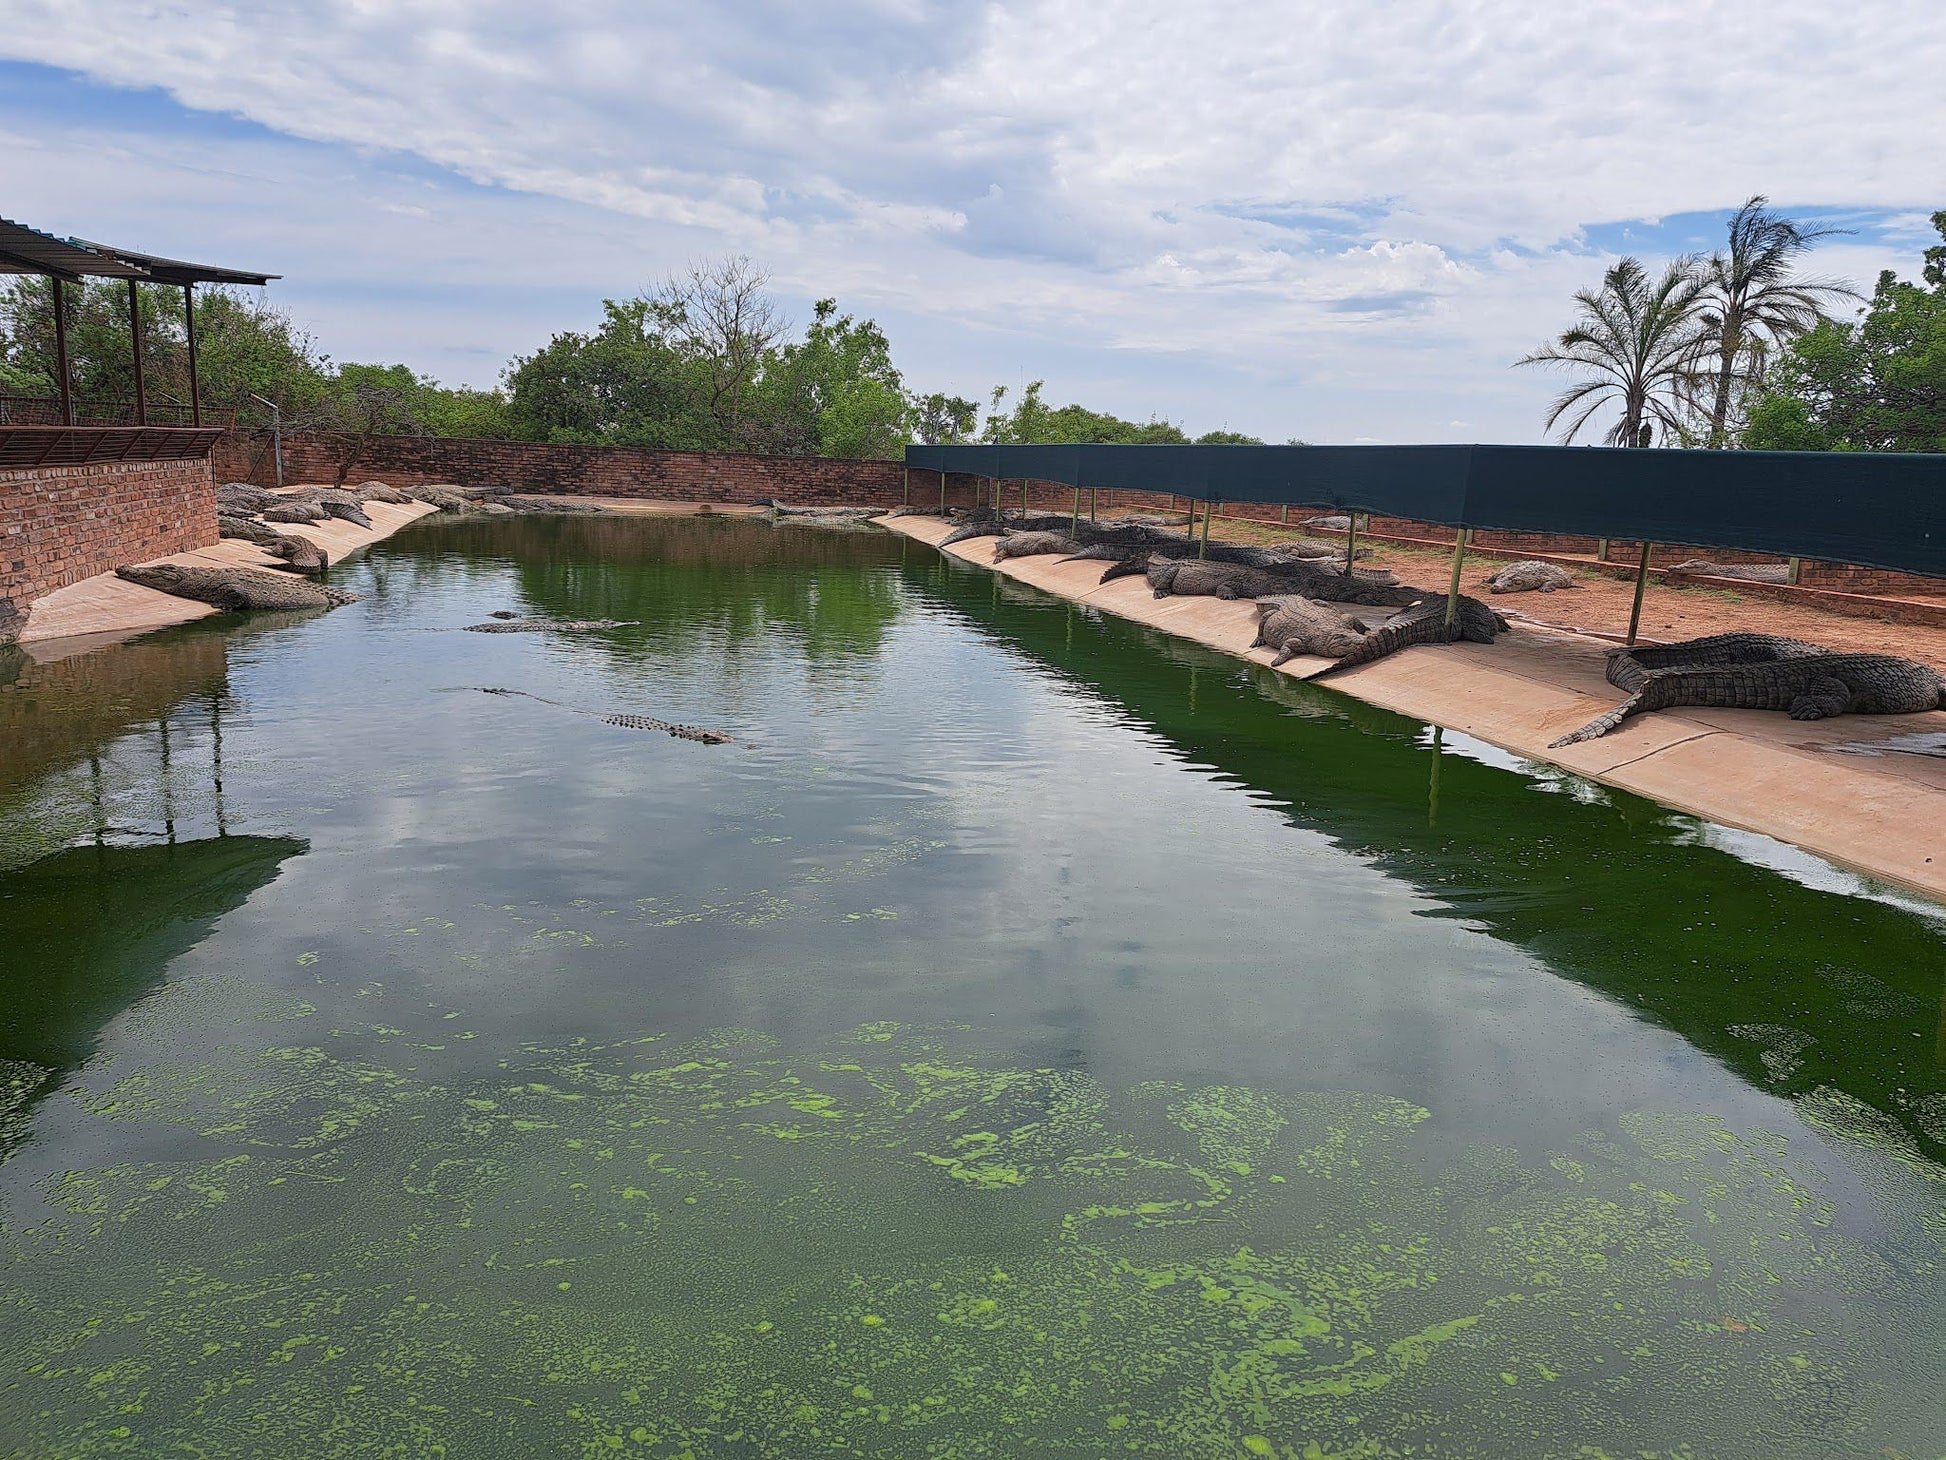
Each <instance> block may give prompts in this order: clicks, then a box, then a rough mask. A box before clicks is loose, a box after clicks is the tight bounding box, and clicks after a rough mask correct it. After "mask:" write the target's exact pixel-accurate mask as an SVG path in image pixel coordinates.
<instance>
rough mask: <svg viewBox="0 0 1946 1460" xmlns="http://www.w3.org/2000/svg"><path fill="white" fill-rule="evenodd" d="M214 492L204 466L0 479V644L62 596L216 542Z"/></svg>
mask: <svg viewBox="0 0 1946 1460" xmlns="http://www.w3.org/2000/svg"><path fill="white" fill-rule="evenodd" d="M215 485H216V484H215V479H214V478H213V477H212V476H211V474H210V463H209V462H208V461H206V460H203V459H201V458H198V459H195V460H187V461H129V462H102V463H99V464H97V465H93V466H46V467H34V468H32V469H29V470H22V471H0V640H4V639H7V638H10V637H12V635H13V633H15V632H18V630H19V627H20V623H19V621H20V620H21V619H24V618H25V617H26V615H27V609H28V607H29V606H30V605H31V604H32V603H33V601H34V600H35V599H37V598H41V597H44V596H45V595H47V594H49V593H52V592H53V591H54V590H55V589H56V588H65V587H66V586H67V585H68V584H70V583H78V582H79V581H80V580H81V579H83V578H91V577H93V576H94V575H95V574H96V573H105V572H107V571H108V570H109V569H111V568H116V567H120V566H121V565H122V564H124V563H140V562H146V561H147V560H148V559H150V558H160V557H166V556H168V555H169V554H170V553H180V552H186V551H188V550H189V549H190V548H199V547H208V546H209V545H210V544H211V543H213V542H215V541H216V491H215Z"/></svg>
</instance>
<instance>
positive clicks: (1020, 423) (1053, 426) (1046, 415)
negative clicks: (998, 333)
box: [981, 380, 1189, 446]
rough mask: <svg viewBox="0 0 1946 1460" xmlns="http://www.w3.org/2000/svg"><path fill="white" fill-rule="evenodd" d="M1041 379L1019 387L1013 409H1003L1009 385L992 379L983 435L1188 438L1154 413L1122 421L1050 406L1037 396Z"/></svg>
mask: <svg viewBox="0 0 1946 1460" xmlns="http://www.w3.org/2000/svg"><path fill="white" fill-rule="evenodd" d="M1045 385H1046V382H1045V381H1040V380H1036V381H1034V382H1032V383H1031V384H1030V385H1029V386H1028V387H1027V389H1026V390H1024V391H1022V392H1021V396H1020V399H1019V401H1018V402H1016V403H1015V405H1014V408H1013V409H1012V410H1011V411H1007V410H1003V409H1002V407H1003V406H1004V405H1005V404H1006V399H1007V387H1006V386H1004V385H996V386H995V387H994V388H993V393H992V394H991V396H990V397H989V398H988V401H987V419H986V426H985V429H984V430H983V431H982V433H981V440H983V441H985V442H986V443H988V444H989V445H996V446H1033V445H1041V444H1047V443H1060V442H1084V443H1091V444H1103V445H1107V444H1128V445H1158V446H1180V445H1184V444H1186V443H1187V442H1188V440H1189V437H1188V436H1186V435H1184V434H1183V430H1182V428H1181V427H1180V426H1177V425H1175V424H1174V423H1173V422H1170V421H1161V420H1155V419H1153V418H1152V419H1150V420H1148V421H1145V422H1137V421H1125V420H1123V419H1122V418H1121V417H1120V416H1112V415H1109V414H1107V413H1106V412H1103V411H1091V410H1089V409H1088V408H1087V407H1086V406H1079V405H1066V406H1059V407H1055V406H1050V405H1048V404H1047V402H1046V401H1045V400H1043V399H1042V398H1041V391H1042V389H1043V388H1044V387H1045Z"/></svg>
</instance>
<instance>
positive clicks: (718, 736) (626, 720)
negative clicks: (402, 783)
mask: <svg viewBox="0 0 1946 1460" xmlns="http://www.w3.org/2000/svg"><path fill="white" fill-rule="evenodd" d="M474 688H476V689H478V690H479V692H480V693H481V694H483V695H518V696H519V697H520V698H521V699H524V700H539V701H540V702H541V703H542V704H544V705H553V706H554V707H555V708H556V709H558V710H569V711H572V712H573V713H574V714H577V715H590V716H593V717H594V718H595V719H597V720H599V721H601V723H602V724H604V725H615V726H619V727H620V728H621V729H623V730H660V731H661V732H662V733H663V734H664V735H673V736H675V737H676V738H677V739H678V740H694V741H695V742H696V743H697V744H699V745H729V744H732V743H733V742H734V741H735V739H736V737H735V736H733V735H728V734H725V733H724V732H723V731H721V730H706V729H704V728H703V727H702V726H700V725H678V724H675V723H673V722H671V721H669V720H657V719H655V718H653V717H652V716H649V715H608V714H603V713H602V712H601V711H599V710H583V709H578V708H576V707H575V706H573V705H564V704H562V703H561V702H560V701H559V700H550V699H549V698H547V696H546V695H537V694H532V693H530V692H528V691H527V690H524V689H499V688H488V687H487V686H486V685H476V686H474Z"/></svg>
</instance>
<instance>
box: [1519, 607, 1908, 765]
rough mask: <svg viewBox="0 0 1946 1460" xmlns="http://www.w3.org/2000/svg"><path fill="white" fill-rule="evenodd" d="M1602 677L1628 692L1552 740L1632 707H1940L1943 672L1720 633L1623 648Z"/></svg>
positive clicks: (1579, 735) (1816, 716) (1598, 726)
mask: <svg viewBox="0 0 1946 1460" xmlns="http://www.w3.org/2000/svg"><path fill="white" fill-rule="evenodd" d="M1608 681H1609V683H1610V684H1613V685H1614V686H1616V687H1617V688H1618V689H1626V690H1629V691H1631V693H1630V694H1629V697H1628V698H1627V699H1625V700H1623V701H1622V702H1621V703H1620V704H1619V705H1617V706H1615V708H1614V709H1612V710H1610V711H1609V712H1608V713H1607V714H1605V715H1603V716H1601V717H1600V718H1599V719H1596V720H1592V721H1590V722H1589V723H1588V724H1586V725H1584V726H1582V727H1581V728H1580V729H1579V730H1577V731H1575V732H1574V733H1573V734H1572V735H1563V736H1562V737H1561V738H1560V739H1559V740H1556V741H1554V742H1553V743H1552V744H1551V745H1550V746H1549V747H1548V748H1549V749H1555V748H1558V747H1560V746H1563V745H1576V744H1579V743H1580V742H1582V741H1584V740H1595V739H1598V738H1600V737H1601V736H1603V735H1606V734H1608V732H1609V731H1611V730H1613V729H1615V728H1616V727H1617V726H1619V725H1620V724H1621V723H1622V722H1623V721H1624V720H1626V719H1628V718H1629V717H1630V716H1631V715H1639V714H1644V713H1646V712H1648V711H1651V710H1668V709H1678V708H1682V707H1686V706H1696V707H1708V708H1711V709H1729V710H1782V711H1784V712H1785V713H1786V714H1788V715H1789V716H1790V717H1791V718H1792V719H1793V720H1825V719H1829V718H1830V717H1832V716H1833V715H1913V714H1919V713H1921V712H1923V711H1925V710H1935V709H1941V708H1946V678H1942V677H1941V675H1940V673H1939V671H1938V670H1936V669H1934V668H1932V667H1931V666H1930V665H1927V664H1920V663H1917V662H1915V661H1913V660H1911V659H1900V658H1898V657H1897V656H1895V655H1892V654H1842V653H1838V652H1836V651H1834V650H1830V649H1825V648H1822V647H1821V646H1819V645H1816V644H1807V643H1804V642H1803V641H1802V640H1800V639H1786V638H1780V637H1778V636H1776V635H1771V634H1716V635H1712V636H1711V637H1709V638H1706V639H1695V640H1691V641H1690V642H1688V643H1685V644H1660V645H1656V646H1654V647H1652V648H1638V649H1622V650H1617V651H1616V652H1615V653H1614V654H1612V655H1610V656H1609V661H1608Z"/></svg>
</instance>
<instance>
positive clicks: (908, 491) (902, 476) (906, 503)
mask: <svg viewBox="0 0 1946 1460" xmlns="http://www.w3.org/2000/svg"><path fill="white" fill-rule="evenodd" d="M899 484H900V485H901V486H902V487H904V489H905V493H904V497H903V499H902V500H901V502H900V503H899V505H900V506H902V507H910V506H911V505H912V468H911V467H909V466H902V467H900V468H899Z"/></svg>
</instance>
